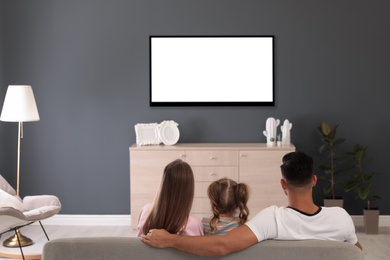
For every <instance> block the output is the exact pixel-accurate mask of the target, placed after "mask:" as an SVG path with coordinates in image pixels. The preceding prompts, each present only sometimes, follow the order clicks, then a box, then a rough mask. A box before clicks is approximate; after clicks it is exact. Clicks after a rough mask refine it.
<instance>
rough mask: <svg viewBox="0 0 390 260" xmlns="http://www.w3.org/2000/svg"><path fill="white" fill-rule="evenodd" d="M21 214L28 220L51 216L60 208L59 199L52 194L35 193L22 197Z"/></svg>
mask: <svg viewBox="0 0 390 260" xmlns="http://www.w3.org/2000/svg"><path fill="white" fill-rule="evenodd" d="M23 205H24V208H25V211H24V212H23V214H24V215H25V216H26V219H28V220H30V221H37V220H41V219H45V218H48V217H51V216H53V215H55V214H57V213H58V212H60V210H61V203H60V200H59V199H58V198H57V197H56V196H54V195H36V196H26V197H24V198H23Z"/></svg>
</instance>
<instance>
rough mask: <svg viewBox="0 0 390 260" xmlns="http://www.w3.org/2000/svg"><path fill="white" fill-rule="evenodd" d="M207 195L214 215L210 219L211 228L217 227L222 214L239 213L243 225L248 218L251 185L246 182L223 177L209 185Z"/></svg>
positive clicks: (232, 214)
mask: <svg viewBox="0 0 390 260" xmlns="http://www.w3.org/2000/svg"><path fill="white" fill-rule="evenodd" d="M207 195H208V196H209V199H210V203H211V211H212V212H213V217H212V218H211V219H210V228H211V230H215V229H216V225H217V223H218V220H219V219H220V217H221V214H225V215H231V216H234V215H238V217H239V218H240V224H241V225H242V224H244V223H245V222H246V221H247V220H248V216H249V209H248V206H247V203H248V200H249V187H248V185H246V184H245V183H237V182H235V181H233V180H231V179H228V178H222V179H219V180H217V181H214V182H212V183H211V184H210V185H209V187H208V188H207Z"/></svg>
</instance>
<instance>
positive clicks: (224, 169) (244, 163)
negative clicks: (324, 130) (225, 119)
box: [130, 143, 295, 228]
mask: <svg viewBox="0 0 390 260" xmlns="http://www.w3.org/2000/svg"><path fill="white" fill-rule="evenodd" d="M292 151H295V147H294V146H293V145H290V146H280V147H278V146H271V147H269V146H267V145H266V144H260V143H187V144H186V143H178V144H176V145H173V146H163V145H155V146H137V145H132V146H131V147H130V203H131V212H130V213H131V225H132V227H133V228H136V226H137V220H138V216H139V213H140V210H141V208H142V207H143V206H144V205H145V204H147V203H151V202H152V201H153V198H154V196H155V193H156V191H157V189H158V186H159V183H160V180H161V177H162V173H163V170H164V167H165V166H166V165H167V164H168V163H170V162H171V161H173V160H175V159H178V158H180V159H182V160H183V161H186V162H188V164H190V165H191V167H192V170H193V172H194V177H195V198H194V204H193V206H192V212H191V214H193V215H195V216H197V217H199V218H202V217H203V216H208V215H210V203H209V200H208V198H207V192H206V191H207V187H208V185H209V184H210V183H211V182H212V181H214V180H217V179H220V178H223V177H228V178H231V179H234V180H236V181H238V182H244V183H247V184H248V185H249V186H250V188H251V196H250V199H249V205H248V206H249V210H250V212H251V214H250V216H249V217H252V216H254V215H255V214H256V213H257V212H258V211H260V210H261V209H263V208H265V207H267V206H270V205H286V204H287V200H286V196H285V194H284V193H283V191H282V189H281V187H280V178H281V173H280V165H281V162H282V157H283V155H285V154H286V153H289V152H292Z"/></svg>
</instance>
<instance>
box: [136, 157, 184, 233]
mask: <svg viewBox="0 0 390 260" xmlns="http://www.w3.org/2000/svg"><path fill="white" fill-rule="evenodd" d="M176 159H182V160H183V161H185V152H184V151H130V201H131V205H130V206H131V212H130V214H131V225H132V227H133V228H136V227H137V221H138V216H139V213H140V211H141V208H142V207H143V206H144V205H145V204H148V203H152V202H153V199H154V196H155V194H156V191H157V189H158V186H159V184H160V181H161V177H162V174H163V171H164V168H165V166H166V165H167V164H168V163H170V162H172V161H173V160H176Z"/></svg>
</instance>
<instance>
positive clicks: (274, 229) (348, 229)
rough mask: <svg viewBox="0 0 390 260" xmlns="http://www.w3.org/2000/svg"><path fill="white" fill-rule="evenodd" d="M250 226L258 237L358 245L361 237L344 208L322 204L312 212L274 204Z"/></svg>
mask: <svg viewBox="0 0 390 260" xmlns="http://www.w3.org/2000/svg"><path fill="white" fill-rule="evenodd" d="M246 225H247V226H248V227H249V228H250V229H251V230H252V232H253V233H254V234H255V235H256V237H257V240H258V241H259V242H260V241H263V240H267V239H276V240H306V239H320V240H334V241H343V242H348V243H351V244H356V243H357V241H358V239H357V237H356V233H355V226H354V224H353V221H352V218H351V216H350V215H349V214H348V213H347V212H346V211H345V210H344V209H343V208H340V207H320V208H319V209H318V211H317V212H316V213H314V214H312V215H309V214H306V213H303V212H300V211H299V210H296V209H293V208H291V207H277V206H270V207H268V208H265V209H263V210H262V211H260V212H259V213H258V214H257V215H256V216H254V217H253V218H252V219H251V220H250V221H248V222H247V223H246Z"/></svg>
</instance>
